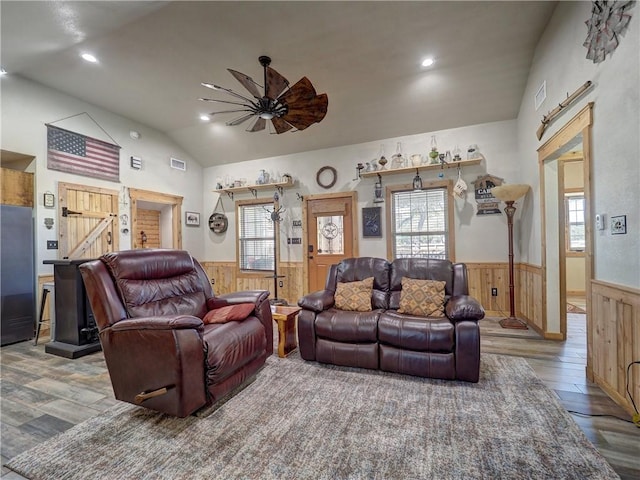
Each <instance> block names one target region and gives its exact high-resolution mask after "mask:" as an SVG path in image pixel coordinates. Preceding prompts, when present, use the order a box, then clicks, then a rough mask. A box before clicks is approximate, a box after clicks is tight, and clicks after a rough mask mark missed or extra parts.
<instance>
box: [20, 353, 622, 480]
mask: <svg viewBox="0 0 640 480" xmlns="http://www.w3.org/2000/svg"><path fill="white" fill-rule="evenodd" d="M8 467H9V468H10V469H12V470H15V471H16V472H18V473H20V474H22V475H24V476H26V477H28V478H31V479H33V480H40V479H56V480H64V479H82V480H87V479H92V480H95V479H108V480H116V479H117V480H123V479H137V480H140V479H189V480H191V479H203V480H204V479H207V480H210V479H236V478H243V479H280V478H282V479H365V478H366V479H463V478H464V479H494V478H508V479H535V478H540V479H542V478H545V479H551V478H553V479H582V480H583V479H605V478H619V477H618V476H617V475H616V473H615V472H614V471H613V470H612V468H611V467H610V466H609V464H608V463H607V462H606V460H605V459H604V458H603V457H602V456H601V455H600V454H599V453H598V452H597V450H596V449H595V448H594V447H593V445H592V444H591V443H590V442H589V441H588V440H587V439H586V437H585V436H584V435H583V433H582V432H581V430H580V429H579V428H578V427H577V425H576V424H575V423H574V421H573V420H572V419H571V417H570V416H569V414H567V413H566V412H565V411H564V410H563V409H562V407H561V406H560V404H559V402H558V400H557V397H556V396H555V394H554V393H552V392H551V391H550V390H549V389H547V388H546V387H545V386H544V385H543V384H542V382H541V381H540V379H538V378H537V376H536V375H535V373H534V372H533V370H532V369H531V368H530V367H529V365H528V364H527V363H526V361H525V360H523V359H521V358H516V357H508V356H501V355H491V354H483V356H482V368H481V377H480V382H479V383H477V384H471V383H465V382H457V381H442V380H430V379H420V378H415V377H409V376H404V375H395V374H387V373H383V372H377V371H370V370H358V369H351V368H341V367H333V366H323V365H320V364H317V363H314V362H305V361H303V360H301V359H300V358H299V357H298V356H297V354H294V355H293V356H289V357H288V358H283V359H280V358H277V357H276V356H272V357H271V358H269V359H268V361H267V365H266V367H265V368H264V369H263V370H262V371H261V372H260V373H259V374H258V377H257V379H256V380H255V382H253V383H252V384H251V385H249V386H248V387H247V388H246V389H244V390H243V391H241V392H240V393H238V394H237V395H236V396H235V397H234V398H232V399H230V400H229V401H228V402H227V403H225V404H224V405H223V406H221V407H220V408H219V409H218V410H216V411H215V412H214V413H212V414H211V415H209V416H208V417H206V418H198V417H195V416H191V417H188V418H184V419H178V418H172V417H169V416H167V415H163V414H158V413H154V412H151V411H149V410H146V409H144V408H141V407H136V406H133V405H128V404H121V405H117V406H115V407H113V408H112V409H111V410H109V411H107V412H105V413H103V414H101V415H99V416H97V417H95V418H93V419H90V420H87V421H86V422H84V423H82V424H79V425H76V426H75V427H73V428H72V429H70V430H68V431H66V432H64V433H62V434H60V435H58V436H57V437H54V438H53V439H50V440H48V441H46V442H44V443H42V444H40V445H38V446H37V447H34V448H33V449H31V450H29V451H27V452H25V453H22V454H20V455H19V456H17V457H14V458H13V459H12V460H10V461H9V463H8Z"/></svg>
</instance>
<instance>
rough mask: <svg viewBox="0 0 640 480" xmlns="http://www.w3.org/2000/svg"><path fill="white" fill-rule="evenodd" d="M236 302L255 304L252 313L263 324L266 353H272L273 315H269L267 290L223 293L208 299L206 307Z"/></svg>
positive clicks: (210, 307) (210, 308)
mask: <svg viewBox="0 0 640 480" xmlns="http://www.w3.org/2000/svg"><path fill="white" fill-rule="evenodd" d="M238 303H253V304H254V305H255V306H256V309H255V310H254V311H253V314H254V315H255V316H256V318H257V319H258V320H260V323H262V325H263V326H264V332H265V335H266V340H267V355H271V354H272V353H273V317H272V316H271V307H270V305H269V292H268V291H267V290H246V291H244V292H233V293H225V294H222V295H218V296H217V297H213V298H210V299H208V300H207V308H208V309H209V310H213V309H214V308H220V307H224V306H226V305H234V304H238Z"/></svg>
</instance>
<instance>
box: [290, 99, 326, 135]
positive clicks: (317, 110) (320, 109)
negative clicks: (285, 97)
mask: <svg viewBox="0 0 640 480" xmlns="http://www.w3.org/2000/svg"><path fill="white" fill-rule="evenodd" d="M328 105H329V98H328V97H327V94H326V93H323V94H321V95H316V96H315V97H314V98H313V100H311V101H307V102H298V103H297V104H294V105H289V110H288V111H287V114H286V115H284V116H283V117H282V119H283V120H285V121H287V122H288V123H290V124H291V125H293V126H294V127H296V128H297V129H298V130H304V129H305V128H307V127H308V126H309V125H312V124H314V123H318V122H320V121H322V119H323V118H324V117H325V115H326V114H327V106H328Z"/></svg>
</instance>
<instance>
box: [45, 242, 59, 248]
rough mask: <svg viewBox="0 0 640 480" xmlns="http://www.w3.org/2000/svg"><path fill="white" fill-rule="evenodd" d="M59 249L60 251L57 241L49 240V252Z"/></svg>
mask: <svg viewBox="0 0 640 480" xmlns="http://www.w3.org/2000/svg"><path fill="white" fill-rule="evenodd" d="M57 249H58V241H57V240H47V250H57Z"/></svg>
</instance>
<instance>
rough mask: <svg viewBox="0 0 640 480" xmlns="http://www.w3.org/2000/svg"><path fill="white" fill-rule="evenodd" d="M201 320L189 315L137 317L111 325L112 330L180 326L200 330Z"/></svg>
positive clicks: (168, 328)
mask: <svg viewBox="0 0 640 480" xmlns="http://www.w3.org/2000/svg"><path fill="white" fill-rule="evenodd" d="M203 325H204V324H203V323H202V320H200V319H199V318H198V317H193V316H191V315H176V316H173V317H138V318H129V319H126V320H121V321H119V322H118V323H116V324H115V325H113V326H112V327H111V330H112V331H113V332H121V331H125V330H178V329H181V328H195V329H198V330H202V327H203Z"/></svg>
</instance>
